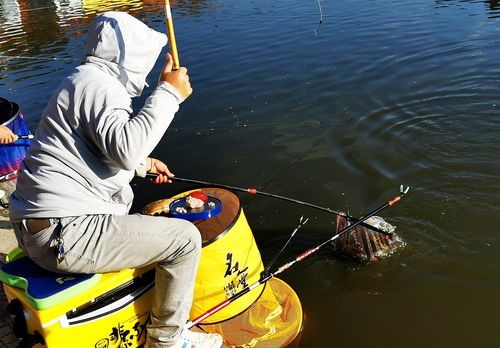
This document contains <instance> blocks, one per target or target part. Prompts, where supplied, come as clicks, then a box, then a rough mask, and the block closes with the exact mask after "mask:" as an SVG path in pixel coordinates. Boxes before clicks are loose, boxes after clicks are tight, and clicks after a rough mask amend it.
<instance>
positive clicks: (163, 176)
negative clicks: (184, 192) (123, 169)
mask: <svg viewBox="0 0 500 348" xmlns="http://www.w3.org/2000/svg"><path fill="white" fill-rule="evenodd" d="M147 162H148V164H149V166H148V167H149V170H148V173H153V174H158V176H157V177H156V178H154V179H151V181H152V182H154V183H155V184H166V183H171V182H172V180H171V178H173V177H174V174H172V172H170V170H169V169H168V167H167V165H166V164H165V163H163V162H162V161H160V160H157V159H156V158H152V157H148V161H147Z"/></svg>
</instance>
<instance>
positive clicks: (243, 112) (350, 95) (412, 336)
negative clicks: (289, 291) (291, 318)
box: [0, 0, 500, 347]
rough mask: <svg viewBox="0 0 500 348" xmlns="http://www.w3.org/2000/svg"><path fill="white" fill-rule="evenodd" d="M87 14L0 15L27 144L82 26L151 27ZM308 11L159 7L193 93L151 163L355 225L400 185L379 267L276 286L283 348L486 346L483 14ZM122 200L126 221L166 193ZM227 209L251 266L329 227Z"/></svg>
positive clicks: (488, 173)
mask: <svg viewBox="0 0 500 348" xmlns="http://www.w3.org/2000/svg"><path fill="white" fill-rule="evenodd" d="M105 3H106V4H105V5H103V4H102V3H101V2H98V1H84V2H81V1H48V0H47V1H18V2H16V1H6V0H2V1H0V23H1V24H0V54H1V56H0V94H1V96H3V97H7V98H9V99H12V100H14V101H16V102H18V103H19V104H20V105H21V109H22V111H23V113H24V115H25V117H26V118H27V120H28V123H29V125H30V127H31V129H33V130H34V129H36V126H37V123H38V120H39V115H40V113H41V110H42V109H43V107H44V105H45V103H46V102H47V100H48V98H49V96H50V94H51V92H52V90H53V89H55V87H56V86H57V84H58V82H59V80H60V79H61V78H62V77H63V76H65V75H66V74H67V73H68V72H69V71H70V70H71V68H72V67H73V66H75V65H76V64H78V61H79V60H80V58H81V53H82V46H83V44H84V42H85V31H86V28H87V25H88V23H89V22H90V21H91V20H92V18H93V17H94V16H95V14H96V13H97V12H100V11H102V10H105V9H120V10H126V11H129V12H130V13H132V14H134V15H136V16H137V17H138V18H140V19H141V20H144V21H146V22H147V23H148V24H149V25H151V26H153V27H155V28H156V29H158V30H161V31H163V30H164V14H163V8H162V6H161V4H158V3H155V2H152V1H128V2H122V3H120V2H119V1H107V2H105ZM320 4H321V10H322V12H320V8H319V6H318V2H317V1H313V0H310V1H290V0H275V1H263V0H262V1H258V0H254V1H231V0H222V1H192V2H188V1H176V2H175V3H174V4H173V12H174V20H175V27H176V34H177V42H178V45H179V50H180V52H179V53H180V57H181V63H182V65H185V66H187V67H188V68H189V72H190V77H191V80H192V83H193V87H194V90H195V92H194V94H193V96H192V97H191V98H190V99H189V100H188V101H187V102H186V103H185V104H183V106H182V108H181V111H180V112H179V113H178V115H177V117H176V120H175V121H174V123H173V125H172V126H171V128H170V130H169V131H168V132H167V133H166V135H165V137H164V139H163V141H162V142H161V144H160V145H159V146H158V148H157V149H156V150H155V155H156V156H157V157H159V158H162V159H164V160H165V161H166V162H167V163H168V164H169V166H170V167H171V169H172V170H173V172H174V173H176V174H177V175H178V176H186V177H193V178H197V179H206V180H209V181H214V182H219V183H226V184H229V185H235V186H244V187H246V186H255V187H257V188H258V189H260V190H262V191H267V192H272V193H276V194H281V195H285V196H290V197H294V198H298V199H301V200H303V201H308V202H312V203H316V204H319V205H323V206H326V207H331V208H334V209H339V210H348V211H349V212H350V213H351V214H353V215H357V216H360V215H363V214H364V213H366V212H368V211H370V210H371V209H373V208H375V207H376V206H378V205H379V204H382V203H383V202H384V201H386V200H388V199H390V198H392V197H393V196H394V195H395V194H397V192H398V189H399V185H400V184H405V185H410V186H411V187H412V189H411V191H410V193H409V195H408V196H407V198H404V200H403V201H402V202H401V203H400V204H398V205H396V206H395V207H393V208H390V209H389V210H386V211H385V212H383V213H382V214H381V215H383V216H384V217H385V218H386V219H387V220H388V221H390V222H391V223H392V224H394V225H396V226H397V232H398V234H399V236H400V237H401V238H402V239H403V240H404V241H405V243H406V246H405V247H404V248H402V249H400V250H399V251H398V252H397V253H396V254H395V255H392V256H391V257H390V258H387V259H385V260H382V261H380V262H378V263H375V264H371V265H365V266H361V265H353V264H346V263H345V262H340V261H338V260H335V259H334V258H333V257H332V256H331V254H330V253H329V252H328V250H323V252H321V253H320V255H315V256H312V257H311V258H309V259H308V260H307V261H304V262H303V263H301V264H298V265H297V266H295V267H294V268H293V270H291V271H290V272H288V273H286V274H283V276H282V278H283V279H284V280H286V281H287V282H288V283H290V284H291V285H292V286H293V288H294V289H295V290H296V291H297V293H298V294H299V296H300V298H301V300H302V304H303V307H304V311H305V314H306V322H305V328H304V332H303V335H302V340H301V346H303V347H322V346H334V345H338V346H347V347H365V346H374V347H382V346H384V347H401V346H404V347H421V346H430V347H450V346H454V347H470V346H474V347H495V346H498V341H499V339H500V330H499V328H500V324H499V323H500V311H499V310H498V308H500V300H499V297H498V293H499V292H500V272H499V271H498V266H497V265H498V262H499V256H498V255H500V243H499V241H500V238H499V237H498V225H499V223H500V180H499V179H498V178H499V176H500V157H499V156H500V144H499V142H498V135H499V130H500V119H499V117H498V109H499V108H500V100H499V96H500V93H499V91H500V64H498V62H499V57H500V4H499V3H498V2H497V1H456V0H448V1H429V0H416V1H387V0H386V1H383V0H374V1H368V2H353V1H346V0H339V1H324V0H323V1H321V2H320ZM321 14H322V17H321ZM321 18H322V23H321V24H320V19H321ZM161 66H162V62H160V61H159V62H158V64H157V66H156V67H155V69H154V71H153V72H152V74H151V76H150V79H151V81H154V80H155V79H156V76H158V73H159V71H160V69H161ZM150 91H151V90H150V89H149V90H147V91H146V92H145V96H147V95H148V94H149V93H150ZM143 101H144V98H142V99H140V100H137V101H135V104H134V105H135V107H136V109H138V108H139V106H140V105H141V103H142V102H143ZM134 188H135V189H136V204H135V206H134V210H136V211H137V210H140V209H141V207H142V206H143V205H144V204H145V203H147V202H150V201H152V200H155V199H159V198H163V197H166V196H167V195H170V194H171V193H172V192H175V191H178V190H180V189H183V188H184V186H181V184H175V185H171V186H170V187H160V188H158V187H156V186H153V185H151V184H149V183H147V182H143V181H137V182H134ZM240 197H241V199H242V201H243V204H244V208H245V212H246V213H247V216H248V218H249V221H250V224H251V226H252V228H253V230H254V233H255V235H256V238H257V242H258V244H259V247H260V250H261V252H262V254H263V258H264V260H265V261H267V260H270V259H271V258H272V257H273V255H274V254H275V253H276V252H277V251H278V250H279V249H280V247H281V243H283V242H284V241H285V240H286V238H287V236H288V234H289V233H290V232H291V231H292V230H293V228H294V227H295V225H296V223H297V221H298V218H299V217H300V216H301V215H305V216H308V217H309V218H310V222H309V223H308V224H307V225H306V226H305V227H304V228H303V229H302V230H301V231H300V232H299V234H298V235H297V237H295V239H294V241H293V242H292V243H291V245H290V247H289V249H288V251H287V252H286V255H285V257H284V258H283V259H282V260H281V261H283V262H285V261H287V260H288V258H290V257H294V256H295V255H297V254H298V253H300V252H301V251H303V250H305V249H307V248H308V247H311V246H313V245H316V244H319V243H320V242H322V241H324V240H325V239H328V238H330V237H331V235H332V232H333V231H334V229H335V225H334V221H335V216H333V215H331V214H327V213H323V212H320V211H315V210H312V209H310V208H306V207H302V206H298V205H293V204H290V203H286V202H281V201H277V200H273V199H270V198H265V197H248V196H245V195H243V194H241V195H240Z"/></svg>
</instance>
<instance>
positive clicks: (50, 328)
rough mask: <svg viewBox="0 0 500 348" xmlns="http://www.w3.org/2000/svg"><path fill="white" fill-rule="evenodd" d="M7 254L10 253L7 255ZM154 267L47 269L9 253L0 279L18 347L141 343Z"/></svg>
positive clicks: (103, 347) (109, 347)
mask: <svg viewBox="0 0 500 348" xmlns="http://www.w3.org/2000/svg"><path fill="white" fill-rule="evenodd" d="M9 256H10V255H9ZM154 276H155V269H154V265H152V266H148V267H145V268H140V269H125V270H122V271H119V272H111V273H105V274H57V273H52V272H48V271H46V270H44V269H42V268H40V267H39V266H38V265H36V264H35V263H34V262H33V261H31V260H30V259H29V258H28V257H26V256H22V255H21V256H14V257H10V258H9V262H8V263H6V264H4V265H2V267H1V269H0V280H1V281H2V282H3V287H4V291H5V294H6V296H7V300H8V302H9V311H10V313H11V314H12V315H13V316H14V333H15V334H16V336H17V337H19V338H22V339H21V345H20V346H21V347H36V348H41V347H47V348H68V347H71V348H80V347H81V348H113V347H117V348H118V347H119V348H122V347H127V348H136V347H142V346H143V345H144V343H145V341H146V323H147V321H148V320H149V311H150V309H151V305H152V301H153V287H154Z"/></svg>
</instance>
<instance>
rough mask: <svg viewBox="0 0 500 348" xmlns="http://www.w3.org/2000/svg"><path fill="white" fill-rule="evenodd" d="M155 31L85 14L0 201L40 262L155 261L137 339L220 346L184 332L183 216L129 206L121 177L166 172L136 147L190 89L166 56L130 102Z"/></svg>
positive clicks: (188, 260)
mask: <svg viewBox="0 0 500 348" xmlns="http://www.w3.org/2000/svg"><path fill="white" fill-rule="evenodd" d="M166 44H167V37H166V35H164V34H162V33H159V32H157V31H155V30H153V29H151V28H149V27H148V26H147V25H146V24H144V23H142V22H141V21H139V20H137V19H136V18H134V17H132V16H130V15H128V14H126V13H122V12H105V13H103V14H101V15H99V16H98V17H96V19H95V20H94V21H93V22H92V24H91V25H90V28H89V32H88V41H87V44H86V46H85V52H86V54H87V57H86V59H85V61H84V63H82V64H81V65H80V66H78V67H76V68H75V69H74V71H73V72H72V73H71V74H70V75H69V76H68V77H66V78H64V79H63V80H62V82H61V84H60V85H59V87H58V88H57V89H56V91H55V92H54V94H53V95H52V97H51V99H50V101H49V102H48V105H47V106H46V108H45V109H44V111H43V114H42V117H41V120H40V124H39V127H38V129H37V132H36V135H35V137H34V139H33V141H32V144H31V147H30V149H29V151H28V154H27V156H26V158H25V160H24V161H23V163H22V165H21V169H20V172H19V177H18V183H17V188H16V191H15V192H14V193H13V195H12V196H11V199H10V219H11V222H12V224H13V228H14V231H15V234H16V237H17V240H18V243H19V245H20V247H21V248H22V249H23V250H24V251H25V252H26V254H27V255H28V256H29V257H30V258H32V259H33V260H34V261H35V262H36V263H37V264H39V265H40V266H41V267H43V268H45V269H47V270H50V271H54V272H61V273H95V272H99V273H103V272H111V271H117V270H120V269H124V268H136V267H143V266H146V265H149V264H153V263H155V264H156V279H155V289H154V302H153V306H152V309H151V313H150V319H151V320H150V323H149V324H148V327H147V340H146V347H149V348H157V347H162V348H163V347H220V346H221V345H222V338H221V337H220V336H219V335H217V334H205V333H195V332H192V331H189V330H184V329H183V327H184V325H185V324H186V321H187V320H188V316H189V310H190V307H191V304H192V298H193V291H194V281H195V276H196V272H197V267H198V262H199V258H200V253H201V237H200V233H199V231H198V230H197V228H196V227H195V226H194V225H193V224H191V223H190V222H188V221H186V220H181V219H175V218H166V217H153V216H146V215H140V214H129V209H130V206H131V202H132V200H133V192H132V189H131V187H130V184H129V183H130V181H131V180H132V178H133V177H134V175H136V176H142V177H145V176H146V174H147V173H155V174H158V176H157V177H156V178H155V179H154V182H155V183H157V184H163V183H169V182H171V179H172V177H173V174H172V172H171V171H170V170H169V169H168V167H167V165H166V164H165V163H163V162H161V161H159V160H157V159H155V158H152V157H148V156H149V154H150V153H151V152H152V151H153V149H154V148H155V147H156V145H157V144H158V143H159V141H160V140H161V138H162V136H163V135H164V133H165V131H166V130H167V128H168V127H169V125H170V123H171V121H172V120H173V118H174V115H175V114H176V112H177V111H178V109H179V105H180V104H181V103H182V102H183V101H184V100H185V99H186V98H188V97H189V96H190V95H191V93H192V87H191V83H190V81H189V76H188V74H187V69H186V68H185V67H181V68H179V69H178V70H172V57H171V55H170V54H167V58H166V64H165V66H164V68H163V70H162V72H161V73H160V77H159V81H158V84H157V86H156V88H155V89H154V91H153V92H152V94H151V95H150V96H149V97H148V98H147V99H146V101H145V104H144V106H143V107H142V108H141V109H140V111H139V112H137V113H136V114H133V110H132V108H131V100H132V98H134V97H137V96H140V95H141V93H142V91H143V89H144V87H145V86H146V77H147V75H148V74H149V72H150V71H151V70H152V68H153V66H154V64H155V62H156V60H157V58H158V56H159V54H160V52H161V50H162V48H163V47H164V46H165V45H166Z"/></svg>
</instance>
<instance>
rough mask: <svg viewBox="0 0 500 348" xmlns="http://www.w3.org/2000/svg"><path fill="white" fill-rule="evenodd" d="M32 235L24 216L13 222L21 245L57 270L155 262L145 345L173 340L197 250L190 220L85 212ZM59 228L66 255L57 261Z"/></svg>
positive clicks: (183, 315) (184, 315) (187, 304)
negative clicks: (149, 320)
mask: <svg viewBox="0 0 500 348" xmlns="http://www.w3.org/2000/svg"><path fill="white" fill-rule="evenodd" d="M53 221H54V224H53V225H52V226H50V227H48V228H46V229H45V230H42V231H40V232H38V233H36V234H35V235H31V234H30V233H29V232H27V231H26V228H25V226H24V224H23V223H22V221H20V222H14V223H13V227H14V230H15V232H16V237H17V240H18V243H19V246H20V247H21V248H22V249H23V250H24V251H25V252H26V253H27V254H28V255H29V256H30V257H31V258H32V259H33V260H34V261H35V262H36V263H37V264H39V265H40V266H41V267H43V268H45V269H48V270H50V271H55V272H70V273H104V272H110V271H116V270H120V269H124V268H136V267H142V266H146V265H149V264H152V263H155V262H156V279H155V290H154V291H155V293H154V301H153V308H152V310H151V324H150V325H149V326H148V341H147V347H150V348H160V347H168V346H170V345H172V344H173V343H174V342H175V341H176V340H177V339H178V336H179V335H180V332H181V329H182V327H183V326H184V324H185V323H186V321H187V319H188V316H189V310H190V308H191V304H192V300H193V291H194V280H195V277H196V271H197V268H198V262H199V258H200V252H201V237H200V233H199V231H198V229H197V228H196V227H195V226H194V225H193V224H191V223H190V222H188V221H185V220H180V219H174V218H166V217H154V216H146V215H139V214H135V215H124V216H117V215H87V216H79V217H67V218H60V219H53ZM59 233H60V236H61V237H62V241H63V247H64V259H63V260H62V262H60V263H58V262H57V244H58V243H57V236H58V234H59Z"/></svg>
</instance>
